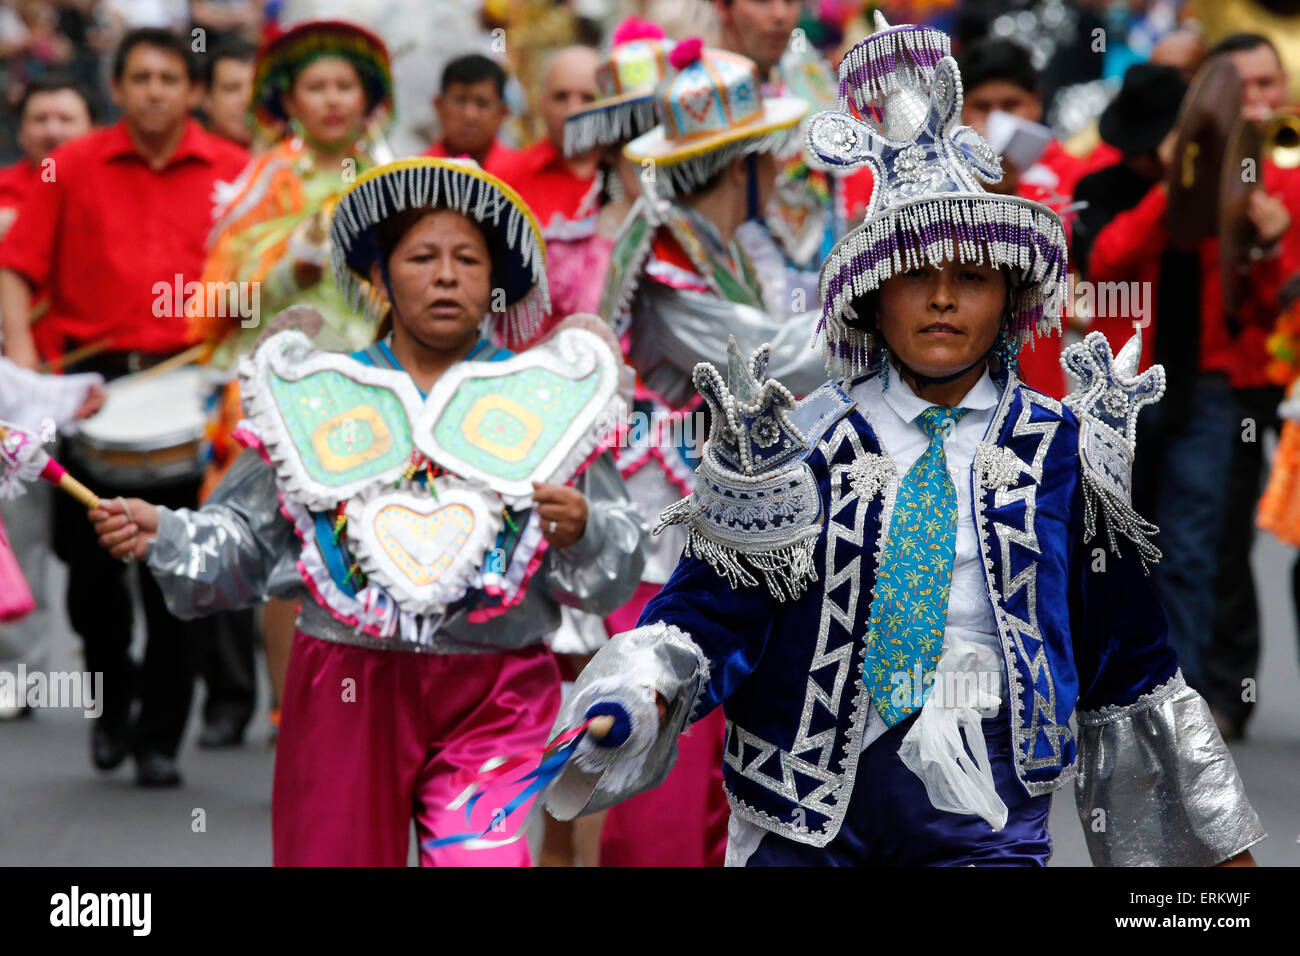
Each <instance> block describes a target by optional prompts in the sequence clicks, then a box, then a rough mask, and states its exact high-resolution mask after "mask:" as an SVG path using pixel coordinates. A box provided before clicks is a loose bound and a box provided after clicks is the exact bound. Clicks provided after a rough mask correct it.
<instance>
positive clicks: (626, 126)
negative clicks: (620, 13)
mask: <svg viewBox="0 0 1300 956" xmlns="http://www.w3.org/2000/svg"><path fill="white" fill-rule="evenodd" d="M672 46H673V44H672V41H671V40H669V39H667V38H666V37H665V36H664V31H663V30H662V29H661V28H660V26H659V25H658V24H657V23H654V22H652V21H650V20H642V19H640V18H639V17H628V18H627V19H626V20H624V21H623V22H622V23H620V24H619V25H618V28H617V29H616V30H615V31H614V35H613V36H612V37H611V38H610V47H609V50H608V52H606V53H605V56H604V58H603V59H602V60H601V61H600V65H599V66H597V67H596V88H597V90H598V91H599V98H598V99H597V100H596V102H595V103H593V104H592V105H591V106H590V107H588V108H587V109H584V110H582V111H580V112H578V113H574V114H573V115H572V116H570V117H569V118H568V119H566V120H565V121H564V153H565V155H566V156H573V155H576V154H577V153H585V152H586V151H587V150H589V149H591V148H592V147H593V146H609V145H610V144H612V143H621V142H624V141H626V140H629V139H632V138H633V137H636V136H640V135H641V134H642V133H644V132H646V131H647V130H649V129H651V128H653V126H654V125H655V122H656V119H655V102H654V93H655V87H656V86H658V85H659V84H660V83H661V82H662V81H663V80H664V79H666V78H667V77H668V74H669V73H670V72H671V69H672V67H671V66H670V65H669V63H668V54H669V53H670V51H671V50H672Z"/></svg>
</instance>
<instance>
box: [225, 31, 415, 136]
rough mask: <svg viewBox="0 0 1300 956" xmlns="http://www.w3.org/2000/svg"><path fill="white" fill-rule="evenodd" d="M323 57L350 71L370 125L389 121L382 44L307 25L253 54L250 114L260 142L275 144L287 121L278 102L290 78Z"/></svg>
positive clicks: (388, 79)
mask: <svg viewBox="0 0 1300 956" xmlns="http://www.w3.org/2000/svg"><path fill="white" fill-rule="evenodd" d="M325 56H336V57H341V58H342V59H344V60H347V61H348V62H349V63H351V64H352V65H353V66H354V67H355V68H356V71H357V75H358V76H360V77H361V85H362V86H363V87H365V91H366V112H367V113H368V114H369V116H370V119H371V122H372V123H375V122H377V123H380V124H383V123H385V122H387V121H389V120H391V118H392V112H393V71H392V65H391V63H390V61H389V57H388V48H387V47H386V46H384V41H383V40H381V39H379V37H377V36H376V35H375V34H373V33H371V32H370V31H369V30H367V29H365V28H364V27H361V26H358V25H357V24H355V23H348V22H347V21H346V20H308V21H307V22H305V23H300V24H298V25H297V26H295V27H293V28H291V29H289V30H286V31H284V32H283V33H280V34H278V35H276V36H273V37H271V38H269V39H268V40H266V41H265V42H264V43H263V44H262V46H261V48H260V49H259V50H258V51H257V62H256V64H255V66H254V68H253V101H252V103H251V104H250V109H251V111H252V114H253V120H254V121H255V122H256V124H257V126H258V129H259V131H260V132H261V133H262V135H263V136H264V137H267V138H272V139H273V138H275V135H276V134H277V133H278V131H279V130H280V129H281V128H282V127H283V124H284V123H285V122H286V121H288V119H289V114H288V112H287V111H286V110H285V106H284V98H285V95H286V94H287V93H288V92H289V88H290V87H291V86H292V85H293V78H294V76H295V75H297V73H298V72H299V71H300V70H302V68H303V67H305V66H306V65H307V64H309V63H311V62H312V61H313V60H316V59H319V58H321V57H325Z"/></svg>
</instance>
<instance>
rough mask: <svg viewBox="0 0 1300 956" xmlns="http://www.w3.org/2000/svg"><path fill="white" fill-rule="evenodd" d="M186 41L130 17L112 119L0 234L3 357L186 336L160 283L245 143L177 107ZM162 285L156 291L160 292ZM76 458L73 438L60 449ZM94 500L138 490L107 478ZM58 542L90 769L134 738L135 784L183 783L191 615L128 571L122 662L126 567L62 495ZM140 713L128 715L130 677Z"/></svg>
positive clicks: (187, 259) (175, 268) (129, 357)
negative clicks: (83, 681)
mask: <svg viewBox="0 0 1300 956" xmlns="http://www.w3.org/2000/svg"><path fill="white" fill-rule="evenodd" d="M198 80H199V77H198V76H197V64H196V63H195V62H194V61H193V60H192V59H191V58H190V55H189V42H188V40H187V39H184V38H182V37H180V36H177V35H175V34H172V33H170V32H168V31H165V30H155V29H141V30H134V31H132V32H130V33H128V34H127V35H126V36H125V37H124V38H123V40H122V43H121V45H120V47H119V48H118V51H117V53H116V56H115V58H114V63H113V81H112V93H113V98H114V100H115V102H116V103H117V104H118V105H119V106H120V107H121V109H122V113H123V116H122V120H121V122H119V123H116V124H114V125H112V126H109V127H107V128H105V129H102V130H99V131H97V132H94V133H91V134H90V135H88V136H85V137H82V138H81V139H78V140H74V141H72V142H70V143H66V144H64V145H63V146H61V147H59V148H58V149H56V150H55V151H54V152H53V153H52V154H51V155H50V157H49V158H50V160H51V169H52V171H53V175H52V176H51V177H50V178H49V180H48V181H45V180H44V179H42V181H41V182H40V183H39V184H38V186H37V188H35V189H34V190H33V191H32V193H31V195H30V197H29V198H28V200H27V202H26V203H25V204H24V205H23V207H22V209H21V210H20V211H19V213H18V218H17V219H16V220H15V222H14V224H13V226H12V228H11V229H10V231H9V235H8V236H7V237H6V239H5V241H4V242H3V243H0V314H2V315H3V323H4V351H5V354H6V355H7V356H8V357H9V358H10V359H12V360H13V361H15V362H17V363H18V364H20V365H24V366H27V367H29V368H30V367H34V366H35V365H36V364H37V362H38V357H40V356H43V357H45V358H52V357H54V356H55V355H58V354H60V353H62V352H63V351H64V350H65V349H67V348H70V347H76V346H79V345H82V344H84V343H90V342H99V343H101V344H103V345H106V346H107V348H106V350H105V351H103V352H101V353H100V354H98V355H95V356H94V357H93V358H91V359H88V360H86V361H84V362H82V363H79V364H78V365H76V366H75V370H77V371H98V372H101V373H102V374H104V375H105V377H109V378H111V377H115V376H120V375H123V374H125V373H126V372H128V371H132V370H135V369H138V368H142V367H144V366H147V365H150V364H153V363H156V362H157V361H159V360H160V359H162V358H164V357H166V356H168V355H170V354H172V353H175V352H177V351H179V350H181V349H182V348H184V347H185V346H186V345H188V344H190V343H191V342H192V341H193V340H194V339H193V336H192V335H191V333H190V331H189V329H188V326H187V321H186V318H185V312H184V308H183V307H182V308H181V309H175V308H172V307H171V305H172V304H173V296H172V295H171V292H170V290H171V289H173V288H174V287H175V285H176V283H180V288H181V289H184V285H185V283H186V282H187V281H191V280H197V279H198V277H199V275H200V272H201V269H202V266H203V259H204V254H205V240H206V237H207V234H208V232H209V230H210V229H211V224H212V199H213V192H214V188H215V186H216V184H217V183H218V182H219V181H222V180H232V179H234V178H235V176H236V175H238V173H239V171H240V170H241V169H242V167H243V166H244V164H245V163H246V162H247V158H248V157H247V154H246V153H245V152H244V150H242V149H240V148H239V147H237V146H234V145H232V144H230V143H227V142H225V141H224V140H221V139H219V138H217V137H215V136H213V135H211V134H209V133H207V132H205V131H204V130H203V129H202V128H201V127H200V126H199V124H198V123H196V122H195V121H194V120H193V119H191V118H190V116H189V111H190V110H191V109H192V108H193V107H194V106H195V105H196V103H197V101H198V98H199V94H200V92H201V87H200V85H199V82H198ZM33 288H44V289H48V291H49V297H50V307H49V311H48V313H47V314H46V315H45V316H44V317H43V318H42V319H41V320H40V322H39V323H38V324H37V326H36V328H35V333H36V334H35V335H33V331H34V330H33V327H32V322H31V295H32V289H33ZM160 290H161V291H160ZM64 458H65V463H66V464H68V465H69V467H70V468H71V470H73V471H74V472H75V471H78V470H82V468H79V465H78V461H77V458H76V456H75V453H74V449H73V448H69V449H68V450H67V451H66V452H65V453H64ZM97 484H98V485H99V487H98V489H97V490H98V492H99V494H100V495H102V496H105V497H113V496H118V495H121V496H123V497H125V496H128V495H135V494H138V493H139V492H140V490H141V489H138V488H128V487H107V486H106V485H105V484H104V483H102V482H97ZM198 484H199V483H198V478H197V477H195V478H194V479H193V480H192V481H185V482H184V483H181V484H172V485H164V486H162V487H159V488H153V489H150V492H149V493H150V494H151V495H152V496H153V498H154V499H155V500H161V499H165V500H166V502H167V504H168V505H169V506H171V507H195V506H196V505H197V501H198ZM55 511H56V514H55V550H56V551H57V552H58V554H59V556H60V557H61V558H62V559H63V560H64V561H65V562H66V563H67V564H68V573H69V581H68V602H67V603H68V616H69V619H70V621H71V623H72V626H73V629H74V630H76V631H77V633H78V634H79V635H80V636H81V638H82V640H83V642H84V644H85V654H86V667H87V669H88V670H90V671H92V672H102V673H103V675H104V684H103V692H102V697H103V701H102V704H103V711H102V714H101V716H100V717H99V718H98V719H97V720H96V721H95V727H94V731H93V734H92V743H91V752H92V759H93V761H94V763H95V765H96V766H97V767H99V768H101V769H112V768H113V767H116V766H117V765H118V764H120V763H121V762H122V761H123V760H124V759H125V758H126V755H127V752H128V751H129V750H132V749H133V750H134V753H135V757H136V766H137V782H139V783H140V784H142V785H154V786H167V785H176V784H178V783H179V782H180V775H179V773H178V772H177V769H176V761H175V758H176V752H177V749H178V748H179V745H180V740H181V736H182V734H183V732H184V729H185V721H186V718H187V716H188V713H189V709H190V701H191V698H192V696H193V691H194V687H193V684H194V681H193V675H194V661H193V648H194V638H195V636H196V635H195V631H196V630H197V629H201V628H203V627H204V626H205V625H204V624H203V623H202V622H192V623H182V622H181V621H179V620H177V619H176V618H174V617H172V616H171V615H170V614H169V613H168V612H167V610H166V607H165V606H164V604H163V600H162V595H161V593H160V592H159V590H158V588H157V586H156V585H155V584H153V582H152V580H151V579H150V578H149V576H148V575H145V576H144V577H143V578H142V579H141V589H142V593H143V600H144V609H145V616H146V620H147V632H148V638H149V639H148V645H147V650H146V653H145V659H144V664H143V667H142V668H141V670H140V673H139V675H138V677H137V676H136V675H135V674H134V673H133V671H134V667H133V665H132V663H131V659H130V655H129V649H130V644H131V600H130V595H129V592H128V590H127V586H126V577H125V574H124V572H125V568H124V566H123V565H121V564H118V563H116V562H114V561H113V560H111V559H109V558H107V556H106V555H107V553H106V552H104V551H102V550H101V549H100V548H99V547H98V544H97V542H96V540H95V536H94V533H93V530H92V528H91V525H90V524H89V522H87V521H86V516H85V512H84V509H81V508H80V507H79V506H78V505H76V504H75V502H73V501H72V499H71V498H69V497H67V496H59V498H58V500H57V503H56V505H55ZM133 684H135V685H136V689H138V692H139V698H140V703H141V707H140V714H139V720H138V722H137V723H136V724H135V725H134V727H133V726H132V723H131V719H130V715H131V707H132V703H133V696H134V695H133V688H132V685H133Z"/></svg>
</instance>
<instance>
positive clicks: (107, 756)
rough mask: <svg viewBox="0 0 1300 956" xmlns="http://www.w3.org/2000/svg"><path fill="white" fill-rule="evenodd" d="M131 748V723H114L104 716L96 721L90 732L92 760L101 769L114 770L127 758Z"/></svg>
mask: <svg viewBox="0 0 1300 956" xmlns="http://www.w3.org/2000/svg"><path fill="white" fill-rule="evenodd" d="M130 750H131V725H130V723H127V722H125V721H124V722H123V723H121V724H117V725H113V724H109V723H106V722H105V721H104V720H103V718H100V719H99V720H96V721H95V729H94V730H92V731H91V732H90V760H91V762H92V763H93V764H94V765H95V766H96V767H97V768H99V769H100V770H113V769H115V768H116V767H117V766H118V765H120V764H121V763H122V761H123V760H125V759H126V755H127V754H128V753H130Z"/></svg>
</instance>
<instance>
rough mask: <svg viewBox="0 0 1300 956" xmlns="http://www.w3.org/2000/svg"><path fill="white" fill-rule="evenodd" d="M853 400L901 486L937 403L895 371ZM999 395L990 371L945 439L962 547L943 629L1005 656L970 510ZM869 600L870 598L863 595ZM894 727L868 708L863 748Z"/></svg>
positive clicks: (855, 392) (862, 387)
mask: <svg viewBox="0 0 1300 956" xmlns="http://www.w3.org/2000/svg"><path fill="white" fill-rule="evenodd" d="M849 397H850V398H852V399H853V400H854V401H855V402H857V405H858V411H859V412H861V413H862V416H863V417H864V418H865V419H866V420H867V423H868V424H870V425H871V430H872V431H873V432H875V435H876V439H877V440H878V441H879V442H880V450H881V452H883V453H884V454H886V455H888V456H889V457H891V458H892V459H894V467H895V468H897V469H898V478H897V480H898V481H899V482H902V480H903V477H904V476H905V475H906V474H907V470H908V469H909V468H911V467H912V465H914V464H916V460H917V459H918V458H920V457H921V456H922V455H923V454H924V453H925V450H926V448H928V447H929V446H930V437H929V436H928V435H926V433H925V432H923V431H921V429H920V427H919V426H918V425H917V424H916V420H917V418H919V417H920V415H921V413H922V412H923V411H925V410H926V409H927V408H929V407H930V406H932V405H933V404H934V402H927V401H926V400H925V399H923V398H918V397H917V396H916V394H915V393H914V392H913V391H912V390H911V389H910V388H909V387H908V385H907V382H905V381H904V380H903V376H901V375H899V374H898V370H897V369H895V368H890V370H889V387H888V388H882V387H881V376H879V375H877V376H875V377H874V378H870V379H868V380H867V381H865V382H859V383H858V384H857V385H855V386H854V387H853V388H852V389H851V390H850V391H849ZM998 398H999V395H998V390H997V387H996V386H995V385H994V384H993V380H992V379H991V378H989V373H988V371H987V370H985V372H984V374H983V375H981V376H980V378H979V381H977V382H976V383H975V384H974V385H973V386H971V390H970V391H969V392H967V393H966V397H965V398H963V399H962V400H961V401H960V402H959V403H958V404H957V406H956V407H959V408H965V409H967V412H966V414H965V415H963V416H962V417H961V418H960V419H959V420H958V422H957V424H956V425H955V426H953V428H952V431H951V432H950V433H949V435H948V437H947V438H945V439H944V442H943V451H944V457H945V458H946V459H947V462H948V475H949V476H950V477H951V478H952V483H953V487H954V488H955V489H956V491H957V542H956V547H955V551H956V554H955V556H954V558H953V563H952V589H951V591H950V592H949V595H948V619H947V622H946V623H945V625H944V632H943V634H944V640H945V642H946V641H947V640H948V639H949V635H952V636H953V637H957V638H960V639H962V640H966V641H972V642H973V643H976V644H986V645H988V646H989V647H992V648H993V649H994V650H995V651H997V652H998V654H999V656H1000V655H1001V653H1002V641H1001V638H1000V637H998V628H997V622H996V621H995V620H994V618H993V605H992V604H991V603H990V600H989V592H988V587H987V586H986V585H985V583H984V562H983V561H982V560H981V559H980V550H979V542H978V541H977V540H976V539H975V519H974V517H973V515H972V509H971V466H972V464H973V463H974V461H975V449H976V448H977V447H978V446H979V443H980V442H981V441H983V440H984V434H985V432H987V431H988V428H989V423H990V422H992V421H993V412H994V410H995V409H996V408H997V405H998ZM863 597H864V599H866V598H868V596H867V595H864V596H863ZM888 729H889V728H888V727H887V726H885V722H884V720H883V719H882V718H881V716H880V714H879V713H878V712H877V711H876V708H875V707H870V708H869V709H868V717H867V729H866V732H865V733H864V734H863V735H862V749H863V750H866V749H867V745H868V744H870V743H871V742H872V741H873V740H875V739H876V738H877V737H879V736H880V735H881V734H883V733H884V732H885V731H886V730H888Z"/></svg>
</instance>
